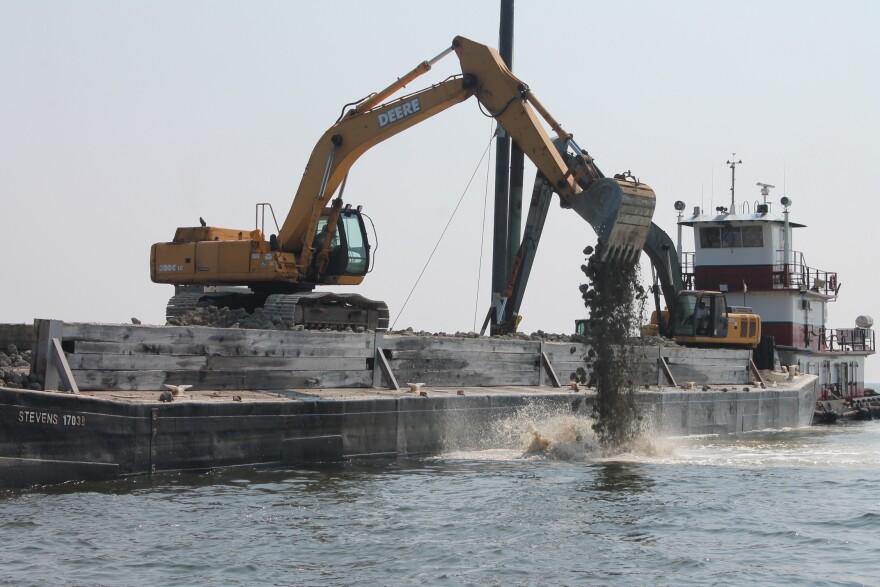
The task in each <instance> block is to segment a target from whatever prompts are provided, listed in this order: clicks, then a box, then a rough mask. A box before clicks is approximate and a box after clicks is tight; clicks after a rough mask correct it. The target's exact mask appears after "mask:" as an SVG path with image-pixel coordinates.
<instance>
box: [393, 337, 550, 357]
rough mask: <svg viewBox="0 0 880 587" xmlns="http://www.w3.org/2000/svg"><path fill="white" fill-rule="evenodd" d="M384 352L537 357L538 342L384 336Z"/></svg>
mask: <svg viewBox="0 0 880 587" xmlns="http://www.w3.org/2000/svg"><path fill="white" fill-rule="evenodd" d="M382 344H383V347H382V348H384V349H386V350H392V351H394V350H399V351H404V350H410V351H426V352H434V351H465V352H504V353H525V354H534V355H536V356H537V354H538V352H539V349H540V345H541V343H540V342H536V341H524V340H505V339H498V338H439V337H433V336H395V335H390V334H389V335H386V336H385V338H384V342H383V343H382Z"/></svg>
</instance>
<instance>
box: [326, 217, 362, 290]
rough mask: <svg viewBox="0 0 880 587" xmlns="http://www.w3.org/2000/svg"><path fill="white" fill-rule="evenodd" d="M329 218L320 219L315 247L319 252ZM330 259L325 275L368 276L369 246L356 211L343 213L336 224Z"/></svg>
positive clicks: (329, 251)
mask: <svg viewBox="0 0 880 587" xmlns="http://www.w3.org/2000/svg"><path fill="white" fill-rule="evenodd" d="M326 226H327V217H326V216H322V217H321V218H320V219H318V227H317V230H316V231H315V240H314V247H315V251H319V250H320V249H321V247H322V246H323V245H324V239H325V238H326V234H327V233H326V231H325V229H326ZM328 253H329V259H328V263H327V269H326V271H325V275H366V273H367V268H368V267H369V265H370V257H369V244H368V243H367V238H366V229H365V228H364V223H363V220H362V219H361V215H360V214H359V213H357V212H355V211H343V212H342V214H341V215H340V216H339V222H338V223H337V224H336V231H335V232H334V233H333V240H332V241H331V242H330V249H329V250H328Z"/></svg>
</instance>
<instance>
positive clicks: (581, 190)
mask: <svg viewBox="0 0 880 587" xmlns="http://www.w3.org/2000/svg"><path fill="white" fill-rule="evenodd" d="M451 52H455V54H456V55H457V56H458V59H459V61H460V62H461V70H462V73H461V75H456V76H452V77H450V78H448V79H446V80H445V81H442V82H440V83H438V84H435V85H432V86H430V87H428V88H425V89H422V90H420V91H416V92H414V93H412V94H409V95H406V96H404V97H401V98H397V99H394V100H391V101H388V102H385V100H386V99H388V98H390V97H391V96H392V95H393V94H395V93H397V92H398V91H399V90H400V89H402V88H403V87H405V86H406V85H407V84H409V83H410V82H412V81H413V80H414V79H416V78H417V77H419V76H420V75H422V74H424V73H426V72H427V71H429V70H430V69H431V68H432V66H433V65H434V64H435V63H436V62H437V61H439V60H440V59H442V58H443V57H445V56H446V55H448V54H449V53H451ZM471 96H474V97H476V99H477V100H478V101H479V102H480V104H481V105H482V108H483V109H484V110H485V111H487V112H488V113H489V114H491V115H492V116H493V117H494V118H495V119H496V120H497V121H498V123H499V125H500V126H501V127H503V129H504V130H505V131H506V132H507V133H508V134H509V135H510V136H511V137H512V138H513V140H514V141H516V143H517V144H518V145H519V146H520V147H521V148H522V150H523V151H524V153H525V154H526V155H527V156H528V157H529V159H531V161H532V162H533V163H534V164H535V166H536V167H537V168H538V170H539V173H540V174H542V175H543V177H544V178H545V179H546V181H547V183H548V184H549V185H551V186H552V188H553V191H555V192H556V193H557V194H559V197H560V199H561V204H562V206H563V207H568V208H572V207H573V208H574V209H575V210H576V211H578V213H579V214H581V215H582V216H584V217H585V218H587V219H588V221H589V222H590V223H591V224H592V225H593V228H594V229H595V230H596V232H597V234H598V237H599V239H600V240H602V241H603V242H604V243H605V245H606V246H605V251H606V255H607V256H610V257H618V258H625V259H632V258H633V257H634V256H637V255H638V253H639V252H640V251H641V248H642V246H643V245H644V242H645V238H646V236H647V232H648V227H649V225H650V224H651V217H652V216H653V212H654V204H655V197H654V192H653V191H652V190H651V189H650V188H649V187H648V186H647V185H645V184H640V183H633V182H631V181H626V180H625V179H613V178H606V177H604V176H603V175H602V174H601V172H600V171H599V170H598V168H597V167H596V166H595V165H594V163H593V160H592V158H591V157H590V156H589V154H588V153H587V152H586V151H584V150H582V149H581V148H580V147H578V145H577V144H576V143H575V142H574V139H573V137H572V135H571V134H569V133H567V132H565V131H564V130H563V129H562V127H561V126H560V125H559V123H558V122H556V120H555V119H554V118H553V117H552V116H551V115H550V113H549V112H547V110H546V109H545V108H544V107H543V105H541V103H540V102H539V101H538V100H537V99H536V98H535V96H534V94H532V92H531V90H530V89H529V87H528V85H526V84H525V83H524V82H522V81H521V80H519V79H518V78H517V77H515V76H514V75H513V74H512V73H511V72H510V70H509V69H508V68H507V66H506V65H505V64H504V62H503V60H502V59H501V57H500V56H499V54H498V52H497V51H496V50H495V49H493V48H491V47H487V46H486V45H482V44H480V43H476V42H474V41H471V40H469V39H466V38H464V37H461V36H458V37H455V39H454V40H453V42H452V46H451V47H449V48H448V49H446V50H445V51H443V52H442V53H440V54H439V55H438V56H437V57H435V58H434V59H431V60H429V61H424V62H422V63H420V64H419V65H418V66H417V67H415V68H414V69H413V70H412V71H410V72H409V73H407V74H406V75H404V76H403V77H401V78H399V79H397V80H396V81H395V82H394V83H392V84H391V85H389V86H388V87H386V88H385V89H383V90H382V91H380V92H378V93H375V94H372V95H371V96H369V97H368V98H366V99H364V100H362V101H361V102H359V103H356V104H353V105H351V106H352V108H350V109H349V110H348V111H347V112H345V113H344V114H343V116H341V117H340V119H339V120H338V121H337V122H336V123H335V124H334V125H333V126H331V127H330V128H329V129H328V130H327V131H326V132H325V133H324V135H323V136H322V137H321V138H320V139H319V140H318V142H317V144H316V145H315V148H314V149H313V151H312V154H311V157H310V158H309V161H308V164H307V166H306V169H305V172H304V174H303V177H302V180H301V182H300V184H299V188H298V189H297V191H296V196H295V197H294V199H293V204H292V205H291V207H290V211H289V212H288V214H287V217H286V219H285V220H284V222H283V224H282V225H281V226H280V227H277V222H276V227H277V230H278V232H277V236H276V235H275V234H272V235H270V237H269V238H268V239H267V238H266V234H265V215H266V212H267V207H268V209H269V212H270V213H271V216H272V218H274V212H272V210H271V206H269V205H268V204H257V226H256V227H255V228H254V229H253V230H249V229H230V228H218V227H213V226H207V225H206V224H205V223H204V221H202V226H197V227H182V228H178V229H177V231H176V233H175V235H174V240H173V241H172V242H165V243H156V244H154V245H153V247H152V250H151V254H150V276H151V278H152V280H153V281H154V282H156V283H168V284H173V285H174V286H175V296H174V297H173V298H171V301H170V302H169V304H168V309H167V313H168V317H169V318H171V317H173V316H177V315H180V314H182V313H184V312H186V311H188V310H190V309H192V308H195V307H198V306H206V305H216V306H225V307H232V308H244V309H246V310H248V311H253V310H254V309H255V308H258V307H262V308H263V311H264V312H266V313H268V314H269V316H270V317H278V318H280V319H282V320H283V321H284V322H285V323H286V324H287V325H288V326H292V325H303V326H304V327H307V328H314V327H330V328H345V327H352V328H363V329H370V330H373V329H379V330H381V329H386V328H387V327H388V308H387V306H386V305H385V304H384V303H383V302H379V301H372V300H368V299H366V298H364V297H363V296H359V295H356V294H332V293H328V292H314V291H313V290H314V289H315V287H316V286H319V285H357V284H359V283H361V282H362V281H363V279H364V276H365V275H366V273H367V271H368V270H369V268H370V244H369V239H368V237H367V231H366V228H365V224H364V220H363V217H362V214H361V206H357V207H354V208H353V207H352V206H351V205H350V204H343V201H342V192H343V191H344V186H345V179H346V177H347V174H348V172H349V169H350V168H351V167H352V165H353V164H354V162H355V161H356V160H357V158H358V157H360V156H361V155H362V154H363V153H364V152H366V151H367V150H368V149H369V148H371V147H373V146H374V145H376V144H378V143H379V142H381V141H383V140H385V139H387V138H389V137H392V136H394V135H395V134H397V133H399V132H401V131H403V130H405V129H407V128H409V127H411V126H414V125H416V124H418V123H419V122H422V121H424V120H426V119H428V118H430V117H432V116H434V115H435V114H438V113H440V112H442V111H443V110H445V109H447V108H449V107H451V106H454V105H455V104H459V103H461V102H463V101H465V100H467V99H468V98H469V97H471ZM541 119H543V120H544V121H545V122H546V123H547V124H548V125H549V126H550V128H551V129H552V131H553V132H554V133H555V134H556V135H557V136H558V139H557V144H562V145H564V146H565V149H564V151H563V152H560V149H559V148H557V146H555V145H554V142H553V140H552V139H551V138H550V136H549V135H548V133H547V132H546V131H545V130H544V128H543V126H542V122H541ZM337 190H339V195H338V196H337V197H336V198H335V199H333V201H332V203H331V198H333V195H334V194H335V193H336V192H337ZM585 206H586V207H588V208H590V210H591V211H590V214H589V215H588V216H587V215H585V214H584V213H582V212H581V209H582V208H584V207H585ZM261 215H262V216H261ZM261 218H262V220H261ZM235 286H237V288H236V287H235Z"/></svg>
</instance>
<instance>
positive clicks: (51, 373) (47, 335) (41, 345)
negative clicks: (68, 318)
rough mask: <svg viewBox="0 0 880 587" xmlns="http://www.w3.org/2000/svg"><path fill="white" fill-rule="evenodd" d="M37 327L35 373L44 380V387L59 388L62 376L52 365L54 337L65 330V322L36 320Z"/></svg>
mask: <svg viewBox="0 0 880 587" xmlns="http://www.w3.org/2000/svg"><path fill="white" fill-rule="evenodd" d="M34 327H35V328H36V329H37V341H36V343H35V348H34V355H33V367H34V373H36V374H37V375H38V376H39V377H40V378H41V379H42V380H43V389H58V384H59V383H60V382H61V378H60V377H59V376H58V372H57V371H56V370H55V368H54V367H52V355H53V353H54V352H55V351H54V350H53V345H52V339H54V338H60V337H61V335H62V332H63V324H62V322H61V321H59V320H34Z"/></svg>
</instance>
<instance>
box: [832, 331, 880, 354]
mask: <svg viewBox="0 0 880 587" xmlns="http://www.w3.org/2000/svg"><path fill="white" fill-rule="evenodd" d="M876 343H877V340H876V334H875V333H874V331H873V330H872V329H870V328H822V329H821V330H820V331H819V350H823V351H831V352H853V351H855V352H865V353H873V352H875V351H876V348H877V347H876Z"/></svg>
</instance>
